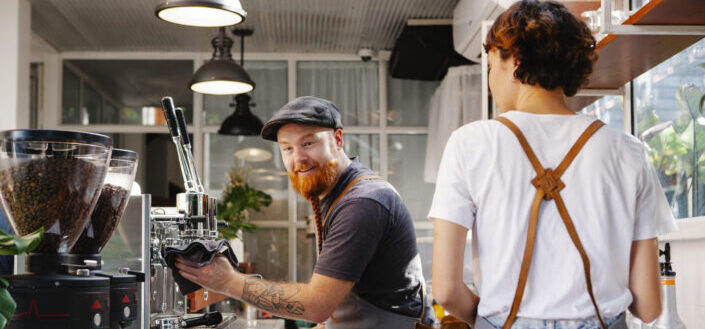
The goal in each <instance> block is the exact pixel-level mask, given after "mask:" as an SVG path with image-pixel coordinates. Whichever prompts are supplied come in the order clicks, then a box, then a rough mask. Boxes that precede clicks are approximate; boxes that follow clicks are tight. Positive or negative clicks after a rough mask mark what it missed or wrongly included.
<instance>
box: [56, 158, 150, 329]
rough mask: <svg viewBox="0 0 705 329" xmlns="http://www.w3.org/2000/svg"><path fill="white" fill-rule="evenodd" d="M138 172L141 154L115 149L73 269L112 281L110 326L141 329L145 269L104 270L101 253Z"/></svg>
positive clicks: (71, 257) (73, 256) (74, 256)
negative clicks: (114, 271) (139, 297)
mask: <svg viewBox="0 0 705 329" xmlns="http://www.w3.org/2000/svg"><path fill="white" fill-rule="evenodd" d="M136 172H137V153H136V152H133V151H129V150H122V149H113V150H112V152H111V156H110V162H109V164H108V172H107V174H106V177H105V181H104V184H103V188H102V190H101V192H100V197H99V198H98V202H97V204H96V206H95V209H94V210H93V213H92V214H91V219H90V220H89V221H88V224H87V225H86V227H85V229H84V230H83V233H82V234H81V236H80V237H79V238H78V241H76V244H74V246H73V248H72V249H71V251H70V253H69V264H71V265H70V266H71V267H73V268H81V269H87V270H89V271H90V273H91V275H93V276H98V277H105V278H108V279H109V280H110V317H109V318H110V329H127V328H130V329H132V328H139V322H138V321H135V320H137V319H138V318H139V308H138V296H139V293H138V285H139V283H140V282H144V280H145V275H144V273H143V272H139V271H134V270H131V269H130V268H127V267H122V268H120V269H119V271H118V272H116V273H110V272H105V271H102V265H103V260H102V256H101V254H100V252H101V251H102V250H103V247H105V245H106V243H107V242H108V240H109V239H110V238H111V237H112V235H113V233H114V232H115V229H116V228H117V226H118V223H119V221H120V219H121V218H122V214H123V211H124V210H125V207H126V206H127V202H128V200H129V196H130V191H131V189H132V183H133V182H134V179H135V173H136Z"/></svg>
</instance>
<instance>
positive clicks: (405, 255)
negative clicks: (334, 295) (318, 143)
mask: <svg viewBox="0 0 705 329" xmlns="http://www.w3.org/2000/svg"><path fill="white" fill-rule="evenodd" d="M366 175H374V173H373V172H372V171H371V170H370V169H368V168H366V167H365V166H363V165H362V164H360V162H359V161H358V160H357V159H356V158H355V159H353V162H352V163H351V164H350V166H348V167H347V168H346V169H345V170H344V171H343V173H342V175H341V176H340V178H339V179H338V182H337V183H336V185H335V187H334V188H333V190H332V191H331V192H330V193H329V194H328V195H327V196H326V197H325V198H323V200H321V216H322V217H324V216H325V214H326V213H327V212H328V208H330V206H331V203H332V202H333V200H335V199H336V198H337V197H338V195H340V193H341V192H342V191H343V190H344V189H345V187H347V185H348V184H349V183H350V182H351V181H352V180H353V179H355V178H356V177H358V176H366ZM323 237H324V241H323V249H322V251H321V253H320V255H319V256H318V261H317V262H316V266H315V268H314V272H315V273H318V274H322V275H326V276H329V277H334V278H337V279H341V280H346V281H352V282H355V285H354V286H353V288H352V291H353V292H354V293H356V294H357V295H358V296H360V297H361V298H362V299H364V300H365V301H367V302H369V303H371V304H373V305H375V306H377V307H379V308H381V309H384V310H387V311H391V312H394V313H397V314H402V315H406V316H410V317H418V316H419V315H420V312H421V305H422V304H421V297H420V294H419V291H420V289H421V283H422V282H423V281H424V278H423V273H422V271H421V261H420V258H419V257H418V249H417V248H416V234H415V232H414V224H413V222H412V220H411V216H410V215H409V210H408V209H407V208H406V206H405V205H404V202H403V201H402V199H401V197H400V196H399V194H398V193H397V192H396V190H395V189H394V187H392V185H391V184H389V183H388V182H386V181H383V180H361V181H359V182H358V183H357V184H355V186H353V187H352V188H350V189H349V190H348V192H347V193H346V194H345V195H344V196H343V197H342V198H340V200H338V203H337V204H336V205H335V206H334V207H333V210H332V211H331V213H330V216H329V217H328V220H327V221H326V223H325V226H324V227H323ZM424 314H425V315H424V323H427V324H432V323H433V312H432V311H431V308H430V303H429V302H428V300H427V302H426V312H425V313H424Z"/></svg>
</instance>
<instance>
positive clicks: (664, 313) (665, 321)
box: [643, 275, 685, 329]
mask: <svg viewBox="0 0 705 329" xmlns="http://www.w3.org/2000/svg"><path fill="white" fill-rule="evenodd" d="M675 280H676V277H675V276H663V275H662V276H661V305H662V309H661V315H659V317H658V318H657V319H656V321H655V322H654V323H653V324H651V325H650V326H643V327H644V328H650V329H685V324H683V321H682V320H681V318H680V317H679V316H678V309H677V307H676V285H675ZM666 282H669V283H668V284H664V283H666ZM671 282H672V283H671Z"/></svg>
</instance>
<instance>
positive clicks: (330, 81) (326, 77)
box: [296, 61, 380, 126]
mask: <svg viewBox="0 0 705 329" xmlns="http://www.w3.org/2000/svg"><path fill="white" fill-rule="evenodd" d="M297 65H298V66H297V73H296V80H297V81H296V93H297V94H298V95H299V96H316V97H321V98H325V99H328V100H330V101H332V102H333V103H335V104H336V105H337V106H338V109H339V110H340V114H341V116H342V119H343V125H344V126H377V125H379V119H380V118H379V69H378V66H377V62H339V61H320V62H298V64H297Z"/></svg>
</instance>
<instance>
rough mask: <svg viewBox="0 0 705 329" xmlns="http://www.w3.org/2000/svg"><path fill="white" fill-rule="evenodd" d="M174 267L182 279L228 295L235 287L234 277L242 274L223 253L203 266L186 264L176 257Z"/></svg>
mask: <svg viewBox="0 0 705 329" xmlns="http://www.w3.org/2000/svg"><path fill="white" fill-rule="evenodd" d="M176 268H178V269H179V274H181V276H183V277H184V279H186V280H189V281H191V282H193V283H196V284H198V285H200V286H201V287H203V288H205V289H208V290H209V291H213V292H217V293H221V294H224V295H228V292H229V291H230V290H232V289H233V288H236V285H237V284H236V281H237V280H236V278H237V277H238V276H240V275H242V274H240V272H238V271H236V270H235V269H234V268H233V266H232V265H231V264H230V261H228V259H227V258H226V257H225V256H223V255H220V254H219V255H216V256H215V258H214V259H213V262H212V263H210V264H209V265H207V266H204V267H195V266H191V265H189V264H186V263H185V262H184V261H183V260H182V259H181V257H177V258H176Z"/></svg>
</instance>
